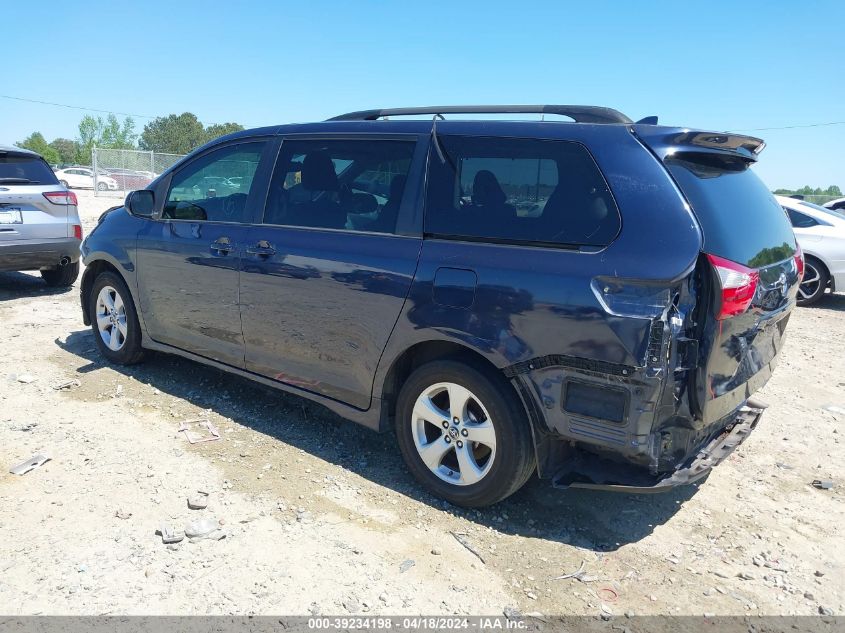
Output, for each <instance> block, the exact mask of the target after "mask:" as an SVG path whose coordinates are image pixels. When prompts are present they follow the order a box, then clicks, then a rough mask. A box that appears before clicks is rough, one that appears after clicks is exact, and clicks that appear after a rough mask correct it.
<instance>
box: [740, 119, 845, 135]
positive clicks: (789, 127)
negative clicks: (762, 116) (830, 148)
mask: <svg viewBox="0 0 845 633" xmlns="http://www.w3.org/2000/svg"><path fill="white" fill-rule="evenodd" d="M828 125H845V121H828V122H827V123H807V124H806V125H783V126H780V127H752V128H746V129H741V130H736V131H737V132H766V131H768V130H795V129H798V128H807V127H826V126H828Z"/></svg>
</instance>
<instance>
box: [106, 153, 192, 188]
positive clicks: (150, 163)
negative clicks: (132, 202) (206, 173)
mask: <svg viewBox="0 0 845 633" xmlns="http://www.w3.org/2000/svg"><path fill="white" fill-rule="evenodd" d="M181 158H183V155H182V154H161V153H158V152H145V151H142V150H134V149H97V148H96V147H95V148H94V149H93V150H91V166H92V168H93V171H94V195H96V196H117V197H124V196H125V195H126V194H127V193H128V192H130V191H134V190H136V189H143V188H144V187H146V186H147V185H149V184H150V183H151V182H152V181H153V180H154V179H156V178H158V177H159V175H160V174H161V172H163V171H164V170H165V169H167V168H168V167H170V166H172V165H173V164H175V163H176V162H177V161H178V160H180V159H181Z"/></svg>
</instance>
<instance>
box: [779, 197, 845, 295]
mask: <svg viewBox="0 0 845 633" xmlns="http://www.w3.org/2000/svg"><path fill="white" fill-rule="evenodd" d="M775 198H776V199H777V201H778V202H779V203H780V205H781V206H782V207H783V208H784V210H785V211H786V214H787V215H788V216H789V221H790V222H791V223H792V230H793V231H795V237H796V238H797V239H798V244H799V246H801V250H802V251H804V259H805V262H806V263H805V267H804V279H803V281H802V282H801V286H800V287H799V289H798V305H810V304H812V303H815V302H816V301H818V300H819V299H821V298H822V297H823V296H824V293H825V290H827V289H828V288H830V291H831V292H836V290H837V289H839V290H845V215H843V214H841V213H839V212H838V211H834V210H831V209H825V208H824V207H820V206H819V205H817V204H813V203H812V202H805V201H804V200H797V199H795V198H786V197H784V196H775Z"/></svg>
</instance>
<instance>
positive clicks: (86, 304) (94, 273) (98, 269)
mask: <svg viewBox="0 0 845 633" xmlns="http://www.w3.org/2000/svg"><path fill="white" fill-rule="evenodd" d="M104 272H112V273H114V274H116V275H117V276H118V277H120V278H121V279H122V280H123V283H125V284H126V287H127V288H128V289H129V294H130V295H132V301H133V302H134V303H135V306H136V308H137V306H138V301H137V298H136V297H135V292H134V289H133V288H132V284H131V283H129V280H128V279H127V278H126V275H125V274H124V271H122V270H121V269H120V265H119V264H118V263H117V262H114V261H112V260H111V259H110V258H108V257H106V256H103V257H98V258H97V259H94V260H90V261H89V262H88V263H87V264H85V272H84V273H83V274H82V281H81V283H80V288H79V299H80V304H81V306H82V322H83V323H84V324H85V325H91V313H90V311H89V309H90V303H91V302H90V300H89V299H90V296H91V288H92V287H93V286H94V280H95V279H96V278H97V277H98V276H99V275H100V274H101V273H104ZM136 311H137V309H136ZM138 319H139V321H140V320H141V316H140V313H139V314H138ZM141 327H142V328H143V325H142V326H141Z"/></svg>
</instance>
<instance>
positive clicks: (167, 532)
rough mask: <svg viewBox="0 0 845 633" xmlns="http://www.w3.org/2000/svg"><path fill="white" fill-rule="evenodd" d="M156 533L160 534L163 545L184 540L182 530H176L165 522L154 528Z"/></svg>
mask: <svg viewBox="0 0 845 633" xmlns="http://www.w3.org/2000/svg"><path fill="white" fill-rule="evenodd" d="M156 534H159V535H161V542H162V543H164V544H165V545H170V544H172V543H179V542H181V541H182V540H184V538H185V535H184V534H183V533H182V532H178V531H177V530H175V529H174V528H173V527H171V526H170V525H168V524H166V523H162V524H161V527H159V529H158V530H156Z"/></svg>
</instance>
